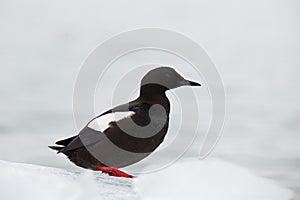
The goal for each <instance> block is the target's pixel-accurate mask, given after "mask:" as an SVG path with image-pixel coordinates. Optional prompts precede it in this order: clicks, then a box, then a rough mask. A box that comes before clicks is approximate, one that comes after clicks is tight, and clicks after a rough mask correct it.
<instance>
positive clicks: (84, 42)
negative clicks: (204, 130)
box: [0, 0, 300, 199]
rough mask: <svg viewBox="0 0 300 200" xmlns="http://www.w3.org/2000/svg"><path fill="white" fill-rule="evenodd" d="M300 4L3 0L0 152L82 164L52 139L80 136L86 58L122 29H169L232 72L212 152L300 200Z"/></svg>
mask: <svg viewBox="0 0 300 200" xmlns="http://www.w3.org/2000/svg"><path fill="white" fill-rule="evenodd" d="M299 8H300V3H299V1H297V0H275V1H274V0H273V1H271V0H260V1H258V0H252V1H238V0H229V1H216V0H211V1H206V2H204V1H196V0H195V1H190V0H187V1H184V2H183V1H158V0H153V1H135V0H131V1H89V0H88V1H74V0H73V1H70V0H67V1H58V0H52V1H38V0H28V1H20V0H19V1H17V0H9V1H8V0H2V1H0V25H1V31H0V35H1V37H0V66H1V73H0V101H1V103H0V113H1V119H0V159H1V160H7V161H16V162H24V163H33V164H40V165H46V166H53V167H63V168H75V167H74V166H73V165H72V164H71V163H69V162H67V161H66V158H64V157H63V156H57V155H56V154H55V153H54V152H52V151H50V150H49V149H48V148H47V146H48V145H49V144H52V143H53V141H55V140H56V139H58V138H64V137H67V136H70V135H72V134H74V133H76V130H77V129H76V126H75V123H74V121H73V113H72V94H73V86H74V82H75V81H76V77H77V74H78V72H79V70H80V66H81V65H82V63H83V61H84V59H85V58H86V57H87V56H88V55H89V53H90V52H91V51H92V50H93V49H95V48H96V47H97V45H99V44H100V43H101V42H103V41H104V40H106V39H108V38H110V37H111V36H112V35H115V34H118V33H120V32H123V31H127V30H131V29H136V28H143V27H160V28H166V29H171V30H175V31H178V32H180V33H182V34H185V35H187V36H189V37H190V38H192V39H193V40H194V41H196V42H198V43H199V44H200V45H202V47H203V48H204V49H206V51H207V53H208V54H209V56H210V57H211V59H212V61H213V62H214V63H215V65H216V67H217V69H218V70H219V72H220V74H221V76H222V78H223V82H224V86H225V89H226V96H227V99H226V112H227V113H226V121H225V126H224V130H223V136H222V138H221V140H220V142H219V143H218V145H217V147H216V149H215V150H214V151H213V153H212V155H211V156H213V157H218V158H221V159H224V160H229V161H231V162H234V163H237V164H240V165H243V166H245V167H247V168H249V169H251V170H252V171H254V172H255V173H256V174H259V175H261V176H264V177H268V178H271V179H274V180H277V181H279V183H280V184H281V185H282V186H284V187H288V188H290V189H292V190H293V191H294V192H295V193H296V195H297V196H296V197H295V199H300V184H299V183H300V173H299V172H300V154H299V153H300V145H299V144H300V134H299V133H300V124H299V121H300V104H299V102H300V93H299V91H300V79H299V77H300V68H299V64H300V56H299V52H300V39H299V35H300V20H299V17H300V13H299ZM175 114H176V113H175Z"/></svg>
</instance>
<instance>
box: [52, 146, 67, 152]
mask: <svg viewBox="0 0 300 200" xmlns="http://www.w3.org/2000/svg"><path fill="white" fill-rule="evenodd" d="M48 147H49V148H50V149H53V150H55V151H57V153H60V152H61V150H62V149H63V148H64V147H59V146H48Z"/></svg>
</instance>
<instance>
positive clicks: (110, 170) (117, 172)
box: [97, 164, 134, 178]
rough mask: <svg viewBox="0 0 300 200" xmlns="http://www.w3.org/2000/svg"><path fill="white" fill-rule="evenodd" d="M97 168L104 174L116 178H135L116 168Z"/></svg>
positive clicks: (100, 166)
mask: <svg viewBox="0 0 300 200" xmlns="http://www.w3.org/2000/svg"><path fill="white" fill-rule="evenodd" d="M97 168H98V169H99V170H101V171H103V172H106V173H108V175H109V176H116V177H125V178H134V176H132V175H130V174H127V173H125V172H122V171H121V170H119V169H117V168H115V167H105V166H102V165H100V164H98V165H97Z"/></svg>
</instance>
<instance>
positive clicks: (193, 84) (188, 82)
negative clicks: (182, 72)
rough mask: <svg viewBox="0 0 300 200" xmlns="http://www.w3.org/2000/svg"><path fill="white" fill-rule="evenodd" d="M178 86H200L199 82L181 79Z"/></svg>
mask: <svg viewBox="0 0 300 200" xmlns="http://www.w3.org/2000/svg"><path fill="white" fill-rule="evenodd" d="M179 85H180V86H201V84H200V83H197V82H194V81H189V80H182V81H180V83H179Z"/></svg>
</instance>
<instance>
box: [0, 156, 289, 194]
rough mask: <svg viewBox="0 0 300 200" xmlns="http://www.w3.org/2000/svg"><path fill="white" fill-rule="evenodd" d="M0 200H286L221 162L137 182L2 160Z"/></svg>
mask: <svg viewBox="0 0 300 200" xmlns="http://www.w3.org/2000/svg"><path fill="white" fill-rule="evenodd" d="M0 177H1V179H0V186H1V193H0V199H10V200H19V199H22V200H27V199H28V200H35V199H43V200H48V199H49V200H53V199H55V200H77V199H78V200H82V199H86V198H87V197H88V199H89V200H94V199H95V200H96V199H97V200H99V199H100V200H102V199H103V200H106V199H110V200H114V199H118V200H122V199H124V200H126V199H130V200H134V199H138V200H148V199H149V200H150V199H151V200H160V199H164V200H165V199H175V200H176V199H182V198H185V199H205V200H220V199H222V200H227V199H230V200H240V199H243V200H248V199H249V200H250V199H251V200H260V199H261V200H277V199H278V200H288V199H290V198H291V197H292V193H291V191H289V190H287V189H284V188H281V187H280V186H278V185H277V183H276V182H274V181H272V180H269V179H266V178H262V177H258V176H256V175H254V174H252V173H251V172H249V171H248V170H246V169H244V168H241V167H239V166H236V165H233V164H231V163H226V162H224V161H220V160H213V159H208V160H204V161H199V160H196V159H193V160H186V161H180V162H177V163H175V164H173V165H172V166H171V167H168V168H166V169H164V170H161V171H158V172H155V173H152V174H143V175H140V176H139V177H138V178H136V179H134V180H133V179H126V178H115V177H109V176H107V175H105V174H101V173H99V172H90V171H88V170H84V172H82V171H80V172H78V171H68V170H65V169H58V168H50V167H42V166H37V165H30V164H20V163H11V162H6V161H0Z"/></svg>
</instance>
